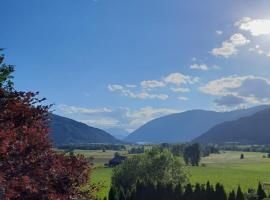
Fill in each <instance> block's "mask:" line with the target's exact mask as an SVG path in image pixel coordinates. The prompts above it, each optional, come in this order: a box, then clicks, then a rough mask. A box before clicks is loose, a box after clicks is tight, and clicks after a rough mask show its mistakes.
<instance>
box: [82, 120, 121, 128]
mask: <svg viewBox="0 0 270 200" xmlns="http://www.w3.org/2000/svg"><path fill="white" fill-rule="evenodd" d="M80 122H82V123H85V124H87V125H89V126H94V127H117V126H119V123H120V121H118V120H117V119H113V118H99V119H85V120H80Z"/></svg>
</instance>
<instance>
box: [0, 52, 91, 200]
mask: <svg viewBox="0 0 270 200" xmlns="http://www.w3.org/2000/svg"><path fill="white" fill-rule="evenodd" d="M3 58H4V57H3V55H1V56H0V199H4V200H9V199H12V200H13V199H27V200H47V199H48V200H50V199H59V200H65V199H92V196H91V193H92V191H91V190H90V191H85V192H81V191H80V188H79V187H80V186H81V185H83V184H85V183H87V181H88V177H89V174H90V171H91V170H90V167H89V165H88V162H87V161H86V160H85V159H84V157H83V156H67V155H64V154H60V153H57V152H55V151H54V150H53V149H52V144H51V142H50V140H49V138H48V133H49V127H48V121H49V119H48V116H49V108H50V106H43V105H42V102H43V100H44V99H39V98H38V97H37V93H33V92H18V91H15V90H14V89H13V83H12V81H11V79H12V77H11V73H12V72H13V71H14V69H13V66H9V65H5V64H3V60H4V59H3Z"/></svg>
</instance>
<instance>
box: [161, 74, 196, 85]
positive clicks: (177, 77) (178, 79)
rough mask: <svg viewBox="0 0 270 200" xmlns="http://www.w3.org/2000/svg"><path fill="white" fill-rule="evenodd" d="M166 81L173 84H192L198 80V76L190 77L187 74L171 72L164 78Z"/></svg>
mask: <svg viewBox="0 0 270 200" xmlns="http://www.w3.org/2000/svg"><path fill="white" fill-rule="evenodd" d="M164 81H165V82H166V83H171V84H175V85H180V84H194V83H196V82H198V81H199V77H192V76H188V75H184V74H181V73H177V72H176V73H171V74H169V75H168V76H166V77H165V78H164Z"/></svg>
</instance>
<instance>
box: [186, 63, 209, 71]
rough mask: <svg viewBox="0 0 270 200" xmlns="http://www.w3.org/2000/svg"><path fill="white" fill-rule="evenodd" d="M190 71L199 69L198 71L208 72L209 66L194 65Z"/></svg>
mask: <svg viewBox="0 0 270 200" xmlns="http://www.w3.org/2000/svg"><path fill="white" fill-rule="evenodd" d="M190 69H198V70H202V71H207V70H208V66H207V65H206V64H196V63H195V64H192V65H190Z"/></svg>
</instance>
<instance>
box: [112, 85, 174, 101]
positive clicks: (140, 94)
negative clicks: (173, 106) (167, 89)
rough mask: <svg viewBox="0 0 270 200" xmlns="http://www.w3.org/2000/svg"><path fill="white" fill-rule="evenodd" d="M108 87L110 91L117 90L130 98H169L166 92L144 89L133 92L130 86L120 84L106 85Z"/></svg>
mask: <svg viewBox="0 0 270 200" xmlns="http://www.w3.org/2000/svg"><path fill="white" fill-rule="evenodd" d="M108 89H109V91H111V92H119V93H120V94H121V95H123V96H128V97H131V98H137V99H159V100H166V99H168V98H169V96H168V95H167V94H151V93H148V92H145V91H142V92H133V91H131V90H130V88H126V87H124V86H122V85H117V84H115V85H111V84H110V85H108Z"/></svg>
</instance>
